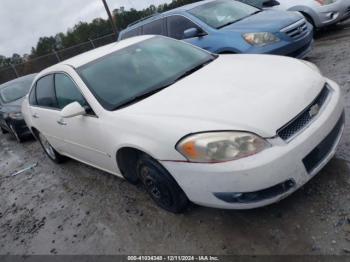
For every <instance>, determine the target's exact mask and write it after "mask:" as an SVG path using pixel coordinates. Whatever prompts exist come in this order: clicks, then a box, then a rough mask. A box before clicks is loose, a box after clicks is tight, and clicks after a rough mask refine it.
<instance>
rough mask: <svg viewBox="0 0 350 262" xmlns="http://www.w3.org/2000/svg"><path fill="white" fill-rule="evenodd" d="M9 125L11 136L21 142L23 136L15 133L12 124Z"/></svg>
mask: <svg viewBox="0 0 350 262" xmlns="http://www.w3.org/2000/svg"><path fill="white" fill-rule="evenodd" d="M9 127H10V129H11V131H12V134H13V136H14V137H15V138H16V140H17V142H18V143H22V142H23V137H22V136H21V135H20V134H18V133H17V131H16V129H15V128H14V126H13V125H12V124H9Z"/></svg>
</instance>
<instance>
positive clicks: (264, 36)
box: [243, 32, 280, 46]
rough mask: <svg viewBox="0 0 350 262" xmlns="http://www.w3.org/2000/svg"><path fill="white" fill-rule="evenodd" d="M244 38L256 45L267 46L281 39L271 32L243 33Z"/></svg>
mask: <svg viewBox="0 0 350 262" xmlns="http://www.w3.org/2000/svg"><path fill="white" fill-rule="evenodd" d="M243 38H244V40H245V41H246V42H247V43H249V44H251V45H255V46H265V45H268V44H273V43H277V42H279V41H280V39H279V38H278V37H277V36H275V35H274V34H272V33H269V32H259V33H246V34H243Z"/></svg>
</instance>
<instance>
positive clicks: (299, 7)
mask: <svg viewBox="0 0 350 262" xmlns="http://www.w3.org/2000/svg"><path fill="white" fill-rule="evenodd" d="M240 1H241V2H244V3H247V4H250V5H253V6H257V7H260V8H274V9H281V10H286V11H299V12H301V13H302V14H303V15H304V16H305V17H306V19H307V20H308V21H309V22H310V23H312V24H313V25H314V27H316V28H322V27H324V26H329V25H333V24H336V23H339V22H341V21H344V20H346V19H348V18H350V0H240Z"/></svg>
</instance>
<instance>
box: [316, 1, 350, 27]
mask: <svg viewBox="0 0 350 262" xmlns="http://www.w3.org/2000/svg"><path fill="white" fill-rule="evenodd" d="M316 14H317V19H316V21H315V25H316V26H317V27H319V28H321V27H324V26H329V25H333V24H336V23H338V22H341V21H344V20H346V19H349V18H350V2H349V1H347V0H338V1H336V2H335V3H333V4H330V5H325V6H320V7H318V8H317V9H316Z"/></svg>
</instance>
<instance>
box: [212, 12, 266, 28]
mask: <svg viewBox="0 0 350 262" xmlns="http://www.w3.org/2000/svg"><path fill="white" fill-rule="evenodd" d="M260 12H261V10H258V11H255V12H254V13H251V14H250V15H247V16H243V17H242V18H240V19H237V20H234V21H231V22H228V23H226V24H223V25H221V26H218V27H217V28H216V29H221V28H224V27H226V26H229V25H232V24H234V23H237V22H239V21H242V20H243V19H246V18H247V17H249V16H252V15H256V14H257V13H260Z"/></svg>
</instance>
